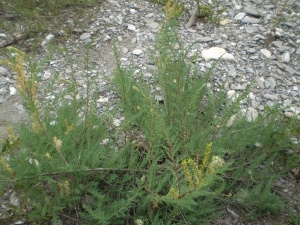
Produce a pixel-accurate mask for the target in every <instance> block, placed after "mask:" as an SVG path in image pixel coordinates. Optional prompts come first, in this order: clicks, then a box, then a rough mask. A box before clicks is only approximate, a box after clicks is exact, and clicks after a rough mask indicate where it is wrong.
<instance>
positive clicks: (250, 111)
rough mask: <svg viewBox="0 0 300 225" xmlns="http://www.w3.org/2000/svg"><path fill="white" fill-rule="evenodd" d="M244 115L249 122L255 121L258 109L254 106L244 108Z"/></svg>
mask: <svg viewBox="0 0 300 225" xmlns="http://www.w3.org/2000/svg"><path fill="white" fill-rule="evenodd" d="M242 115H243V116H245V117H246V119H247V121H248V122H253V121H255V120H256V119H257V117H258V111H257V110H256V109H254V108H252V107H249V108H247V109H242Z"/></svg>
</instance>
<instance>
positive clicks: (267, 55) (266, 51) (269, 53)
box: [260, 49, 271, 58]
mask: <svg viewBox="0 0 300 225" xmlns="http://www.w3.org/2000/svg"><path fill="white" fill-rule="evenodd" d="M260 52H261V53H262V54H263V55H264V56H265V57H267V58H270V57H271V52H270V51H269V50H268V49H261V50H260Z"/></svg>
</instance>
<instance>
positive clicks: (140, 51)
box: [132, 49, 143, 56]
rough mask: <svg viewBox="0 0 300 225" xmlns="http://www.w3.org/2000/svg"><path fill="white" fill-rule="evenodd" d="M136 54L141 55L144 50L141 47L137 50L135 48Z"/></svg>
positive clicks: (134, 52)
mask: <svg viewBox="0 0 300 225" xmlns="http://www.w3.org/2000/svg"><path fill="white" fill-rule="evenodd" d="M132 53H133V54H134V55H137V56H138V55H140V54H142V53H143V51H142V50H141V49H135V50H133V52H132Z"/></svg>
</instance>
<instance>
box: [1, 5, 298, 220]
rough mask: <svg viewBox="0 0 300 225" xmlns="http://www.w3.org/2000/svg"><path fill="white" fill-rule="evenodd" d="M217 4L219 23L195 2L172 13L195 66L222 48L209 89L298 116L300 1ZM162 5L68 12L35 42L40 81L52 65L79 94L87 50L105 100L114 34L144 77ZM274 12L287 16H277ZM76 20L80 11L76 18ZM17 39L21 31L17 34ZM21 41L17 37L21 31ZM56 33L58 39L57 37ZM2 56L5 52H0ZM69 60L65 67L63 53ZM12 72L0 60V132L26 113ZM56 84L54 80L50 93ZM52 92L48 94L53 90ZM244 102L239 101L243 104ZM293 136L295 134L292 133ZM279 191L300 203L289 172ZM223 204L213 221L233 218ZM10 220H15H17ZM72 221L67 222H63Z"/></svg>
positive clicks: (209, 61) (125, 58) (8, 39)
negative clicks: (87, 14) (199, 14)
mask: <svg viewBox="0 0 300 225" xmlns="http://www.w3.org/2000/svg"><path fill="white" fill-rule="evenodd" d="M219 2H220V7H226V8H227V10H226V12H225V14H226V17H227V19H226V20H222V21H221V24H220V25H216V24H212V23H207V22H205V21H203V20H201V19H199V18H196V17H195V16H193V15H194V12H195V3H194V2H193V1H189V0H185V1H183V3H184V5H185V7H186V8H187V9H190V10H189V11H187V12H185V13H183V15H182V16H181V17H180V18H179V20H180V24H181V25H180V27H179V31H178V32H179V36H180V38H181V40H182V42H183V44H184V46H189V45H190V44H191V43H194V42H195V45H194V46H193V48H192V49H191V50H190V52H189V54H188V57H189V58H192V57H194V56H195V55H196V59H197V62H196V64H197V66H198V67H199V73H203V72H205V71H208V70H209V69H210V68H211V67H212V65H213V62H214V59H217V58H218V57H220V56H221V55H222V54H224V53H225V54H224V55H223V59H222V60H221V61H220V62H219V64H218V65H217V66H216V69H215V72H214V74H213V85H214V90H215V91H218V90H219V89H220V88H221V87H222V85H223V84H224V82H225V89H226V91H228V94H229V96H233V95H235V94H236V93H237V94H238V93H242V92H243V91H245V90H248V89H250V94H249V96H248V97H249V98H250V99H251V106H250V108H251V110H252V112H253V114H257V113H260V112H263V111H264V108H265V107H266V106H270V105H273V104H276V103H279V104H280V106H281V107H282V109H283V114H284V115H285V116H292V115H294V114H297V115H298V114H299V117H300V95H299V94H300V89H299V88H300V76H299V75H300V13H299V12H300V2H299V1H297V0H289V1H288V3H289V4H288V5H286V6H285V5H284V3H285V2H286V1H284V0H282V1H280V0H278V1H268V0H233V1H229V0H220V1H219ZM163 10H164V9H163V7H162V6H160V5H158V4H154V3H152V2H148V1H144V0H132V1H129V2H126V1H123V0H108V1H107V2H105V3H104V5H103V6H101V7H95V8H93V9H91V13H92V14H93V19H92V20H89V21H87V24H88V26H87V27H85V28H79V27H77V24H76V23H75V22H74V21H73V20H72V18H68V19H67V20H66V22H65V26H64V27H60V28H56V29H55V30H53V31H52V32H49V33H48V34H45V37H43V41H42V42H41V43H39V45H40V51H39V53H37V54H36V56H35V60H36V61H42V59H44V58H45V57H46V56H47V57H48V56H49V55H50V54H49V52H51V53H52V54H51V57H50V59H49V60H48V61H47V62H46V64H45V65H44V67H43V70H42V71H41V72H40V74H39V75H40V77H41V79H42V81H45V82H46V81H47V80H48V79H49V78H51V77H52V76H54V73H56V72H57V71H58V72H59V74H60V75H59V76H60V77H61V78H64V79H70V75H71V73H72V72H73V71H75V77H76V79H77V81H78V84H79V86H80V90H81V91H82V92H81V93H80V94H84V91H83V90H84V88H85V87H86V85H85V82H84V77H83V76H84V74H85V63H84V58H85V57H86V56H88V57H89V59H90V63H91V65H92V69H91V70H90V71H88V73H90V74H91V75H92V76H93V77H94V78H95V80H96V81H97V82H98V84H99V89H100V96H99V99H98V100H97V101H98V103H99V104H98V107H99V110H100V111H101V108H102V107H105V106H106V105H107V104H110V103H111V102H112V101H113V100H114V98H115V96H114V93H113V92H112V91H111V90H110V89H109V86H108V85H107V81H106V79H105V77H107V76H108V77H109V76H112V72H113V69H114V66H115V60H114V54H113V48H112V46H113V40H114V38H115V40H116V43H117V46H118V50H119V54H120V58H121V62H122V64H123V65H125V66H135V67H136V70H137V71H136V72H138V71H141V72H143V74H144V77H145V79H148V80H151V78H152V74H151V71H153V70H155V69H156V67H155V65H153V63H152V62H151V61H150V60H149V58H148V56H147V52H148V50H147V49H152V48H153V43H154V39H155V34H156V33H157V32H158V30H159V26H160V23H161V22H162V21H163V20H164V11H163ZM280 15H283V16H284V17H285V18H287V20H286V21H283V22H277V21H279V19H278V18H279V17H280ZM82 19H83V20H84V19H85V18H82ZM70 27H71V29H72V30H73V35H71V37H70V38H68V40H66V41H63V42H62V41H61V39H62V37H63V36H64V35H65V32H66V31H65V30H66V29H69V28H70ZM14 38H16V37H13V36H11V35H10V34H8V33H5V32H3V33H2V31H0V47H4V46H8V45H10V44H11V43H15V41H14ZM19 38H20V37H19ZM20 40H22V38H20ZM58 40H59V41H58ZM34 41H35V40H34V39H30V40H22V43H23V45H24V44H26V45H28V46H30V45H33V44H32V43H33V42H34ZM56 41H57V42H58V44H57V45H58V46H61V47H64V48H65V49H67V50H68V54H69V56H67V55H66V54H65V53H63V52H61V51H54V52H53V49H52V50H51V51H50V50H49V49H50V48H49V47H48V46H49V45H50V42H54V43H55V42H56ZM0 57H1V58H4V56H1V55H0ZM70 58H71V59H73V60H74V61H73V63H72V67H71V64H69V59H70ZM15 77H16V74H15V73H14V72H13V71H11V70H10V69H9V68H7V67H6V66H4V65H0V137H2V138H3V137H5V126H6V125H7V124H10V123H12V122H19V121H20V120H22V118H23V117H24V118H26V115H25V111H24V108H23V106H22V104H21V102H20V99H19V98H18V94H17V91H16V86H15V84H16V81H15ZM62 88H63V87H57V88H56V90H54V92H53V94H55V93H56V92H60V91H61V90H62ZM49 97H51V96H49ZM52 97H55V96H52ZM247 107H248V108H249V106H248V105H246V103H245V104H243V103H242V104H241V108H242V109H246V108H247ZM296 141H298V140H296ZM277 186H278V193H280V194H282V195H283V196H286V197H288V198H289V199H290V201H291V202H300V195H299V187H300V186H299V183H297V182H296V181H295V180H294V179H293V178H292V176H291V177H286V178H283V179H282V180H280V181H278V184H277ZM12 196H13V193H11V192H8V193H7V194H6V195H5V196H4V197H3V199H4V200H5V201H4V202H3V203H1V204H2V206H1V207H2V209H1V210H0V217H1V216H2V215H1V211H4V209H5V208H9V207H11V205H14V204H18V201H17V200H16V199H14V196H13V197H12ZM231 211H232V210H231V209H228V210H227V211H224V217H223V218H222V219H220V221H218V222H216V223H215V224H243V223H239V217H241V215H239V213H238V212H236V213H232V212H231ZM282 218H286V215H280V216H279V218H273V219H272V218H266V219H265V220H262V221H260V222H258V223H255V224H280V221H282ZM0 224H2V223H1V221H0ZM14 224H22V221H18V222H17V223H14ZM62 224H72V223H68V222H66V223H62Z"/></svg>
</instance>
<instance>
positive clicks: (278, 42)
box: [272, 41, 282, 48]
mask: <svg viewBox="0 0 300 225" xmlns="http://www.w3.org/2000/svg"><path fill="white" fill-rule="evenodd" d="M272 44H273V45H275V46H276V47H278V48H280V47H281V46H282V41H272Z"/></svg>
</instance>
